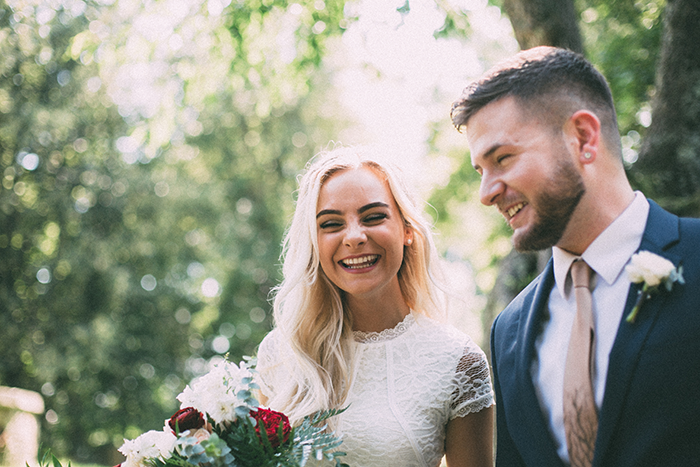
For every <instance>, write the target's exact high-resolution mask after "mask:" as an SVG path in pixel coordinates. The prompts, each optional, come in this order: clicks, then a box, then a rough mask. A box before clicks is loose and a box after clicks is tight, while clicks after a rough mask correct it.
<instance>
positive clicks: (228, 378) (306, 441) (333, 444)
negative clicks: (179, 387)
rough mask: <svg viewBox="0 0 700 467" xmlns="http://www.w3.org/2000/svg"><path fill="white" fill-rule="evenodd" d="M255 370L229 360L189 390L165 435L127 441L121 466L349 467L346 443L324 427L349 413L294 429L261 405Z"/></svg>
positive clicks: (323, 416) (319, 417) (320, 415)
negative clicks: (324, 464)
mask: <svg viewBox="0 0 700 467" xmlns="http://www.w3.org/2000/svg"><path fill="white" fill-rule="evenodd" d="M253 366H254V363H251V362H241V363H240V365H236V364H234V363H231V362H229V361H226V360H224V361H222V362H221V363H219V364H217V365H216V366H215V367H214V368H213V369H212V370H211V371H210V372H209V373H207V374H206V375H204V376H202V377H200V378H198V379H196V380H195V381H193V383H191V384H192V386H191V387H190V386H189V385H188V386H187V387H185V390H184V391H183V392H182V393H181V394H180V395H179V396H178V397H177V399H178V400H179V401H180V402H181V409H180V410H178V411H177V412H176V413H175V415H173V416H172V417H171V418H170V419H169V420H166V423H165V426H164V428H163V430H161V431H155V430H152V431H149V432H146V433H144V434H142V435H141V436H139V437H138V438H136V439H134V440H125V442H124V444H123V445H122V447H121V448H119V452H121V453H122V454H124V455H125V456H126V461H125V462H124V463H122V464H121V467H303V466H304V465H305V464H306V463H307V461H308V460H309V459H310V458H315V459H318V460H322V459H324V458H325V459H326V460H329V461H334V462H335V465H336V466H337V467H342V466H345V467H348V466H347V465H346V464H343V463H341V462H340V459H339V458H340V457H341V456H344V455H345V453H343V452H340V451H338V450H336V448H337V447H338V446H339V445H340V444H341V443H342V441H341V440H340V439H339V437H337V436H335V435H334V434H333V433H329V432H327V430H326V425H325V424H324V422H325V421H326V420H327V419H328V418H330V417H332V416H335V415H338V414H339V413H341V412H342V411H343V410H344V409H343V410H327V411H322V412H317V413H316V414H314V415H311V416H308V417H306V418H305V419H304V420H303V421H302V423H301V424H300V425H299V426H296V427H292V426H290V424H289V420H288V418H287V416H286V415H285V414H283V413H281V412H276V411H274V410H270V409H266V408H263V407H260V406H259V404H258V401H257V400H256V399H255V397H254V396H253V390H255V389H258V386H257V385H256V384H255V383H254V382H253V372H254V368H253Z"/></svg>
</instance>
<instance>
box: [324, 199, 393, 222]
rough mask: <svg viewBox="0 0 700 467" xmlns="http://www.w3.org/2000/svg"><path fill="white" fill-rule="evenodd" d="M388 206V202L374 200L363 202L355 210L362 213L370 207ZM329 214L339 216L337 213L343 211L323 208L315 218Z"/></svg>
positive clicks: (339, 213)
mask: <svg viewBox="0 0 700 467" xmlns="http://www.w3.org/2000/svg"><path fill="white" fill-rule="evenodd" d="M388 207H389V205H388V204H386V203H383V202H381V201H377V202H375V203H369V204H365V205H364V206H362V207H361V208H359V209H358V210H357V212H358V213H360V214H362V213H363V212H365V211H369V210H370V209H373V208H388ZM329 214H334V215H338V216H339V215H341V214H343V213H342V212H341V211H339V210H337V209H323V210H321V211H319V212H318V214H316V219H318V218H319V217H321V216H325V215H329Z"/></svg>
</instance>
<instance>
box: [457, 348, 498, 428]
mask: <svg viewBox="0 0 700 467" xmlns="http://www.w3.org/2000/svg"><path fill="white" fill-rule="evenodd" d="M454 385H455V389H454V391H453V393H452V404H451V407H450V408H451V412H450V420H452V419H453V418H456V417H464V416H465V415H468V414H470V413H475V412H479V411H481V410H482V409H485V408H487V407H490V406H492V405H493V389H492V388H491V372H490V370H489V364H488V362H487V360H486V355H484V352H483V351H482V350H481V349H480V348H479V347H477V346H476V345H475V344H474V343H473V342H469V343H468V344H467V346H466V347H465V349H464V354H463V355H462V358H460V360H459V363H458V364H457V369H456V371H455V378H454Z"/></svg>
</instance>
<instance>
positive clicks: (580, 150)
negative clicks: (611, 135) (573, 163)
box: [564, 110, 601, 164]
mask: <svg viewBox="0 0 700 467" xmlns="http://www.w3.org/2000/svg"><path fill="white" fill-rule="evenodd" d="M564 131H565V133H566V135H567V136H568V137H569V138H570V139H569V141H571V142H572V145H575V147H574V148H572V149H573V150H574V151H576V154H577V155H578V159H579V162H580V163H581V164H590V163H591V162H593V161H595V159H596V157H597V155H598V152H599V150H600V144H601V128H600V120H599V119H598V117H597V116H596V115H595V114H594V113H593V112H591V111H588V110H579V111H577V112H575V113H574V114H573V115H572V116H571V117H570V118H569V120H568V121H567V122H566V124H565V125H564Z"/></svg>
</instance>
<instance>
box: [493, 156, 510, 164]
mask: <svg viewBox="0 0 700 467" xmlns="http://www.w3.org/2000/svg"><path fill="white" fill-rule="evenodd" d="M510 156H512V154H503V155H502V156H498V158H497V159H496V160H497V161H498V163H499V164H500V163H501V162H503V161H504V160H506V159H508V158H509V157H510Z"/></svg>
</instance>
